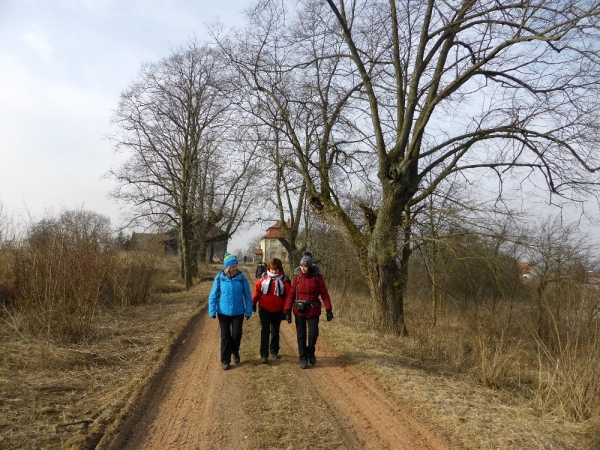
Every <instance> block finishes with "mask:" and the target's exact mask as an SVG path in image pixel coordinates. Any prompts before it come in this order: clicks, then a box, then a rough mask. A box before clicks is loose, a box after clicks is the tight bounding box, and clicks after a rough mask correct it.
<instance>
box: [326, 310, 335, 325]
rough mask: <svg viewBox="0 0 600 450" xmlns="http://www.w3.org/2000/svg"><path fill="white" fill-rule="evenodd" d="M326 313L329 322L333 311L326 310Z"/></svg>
mask: <svg viewBox="0 0 600 450" xmlns="http://www.w3.org/2000/svg"><path fill="white" fill-rule="evenodd" d="M326 312H327V322H331V321H332V320H333V311H332V310H330V309H328V310H327V311H326Z"/></svg>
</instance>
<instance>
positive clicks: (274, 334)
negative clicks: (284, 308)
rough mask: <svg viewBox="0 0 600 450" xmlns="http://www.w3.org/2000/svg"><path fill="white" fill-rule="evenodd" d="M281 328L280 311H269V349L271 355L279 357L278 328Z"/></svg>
mask: <svg viewBox="0 0 600 450" xmlns="http://www.w3.org/2000/svg"><path fill="white" fill-rule="evenodd" d="M280 328H281V313H280V312H275V313H271V345H270V346H269V351H270V352H271V356H273V358H275V359H279V330H280Z"/></svg>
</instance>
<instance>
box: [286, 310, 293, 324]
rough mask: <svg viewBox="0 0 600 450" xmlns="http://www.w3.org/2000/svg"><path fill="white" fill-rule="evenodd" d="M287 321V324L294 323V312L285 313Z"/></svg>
mask: <svg viewBox="0 0 600 450" xmlns="http://www.w3.org/2000/svg"><path fill="white" fill-rule="evenodd" d="M285 320H287V323H292V311H288V312H286V313H285Z"/></svg>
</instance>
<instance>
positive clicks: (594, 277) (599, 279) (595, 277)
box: [585, 270, 600, 314]
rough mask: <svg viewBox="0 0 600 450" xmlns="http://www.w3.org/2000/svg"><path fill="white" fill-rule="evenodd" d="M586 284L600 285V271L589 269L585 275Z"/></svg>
mask: <svg viewBox="0 0 600 450" xmlns="http://www.w3.org/2000/svg"><path fill="white" fill-rule="evenodd" d="M585 284H590V285H592V286H600V273H598V272H595V271H593V270H588V271H587V273H586V276H585ZM599 314H600V313H599Z"/></svg>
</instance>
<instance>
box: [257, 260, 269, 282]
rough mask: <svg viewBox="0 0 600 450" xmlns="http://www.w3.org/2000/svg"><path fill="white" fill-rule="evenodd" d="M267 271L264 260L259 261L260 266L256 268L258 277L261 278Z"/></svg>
mask: <svg viewBox="0 0 600 450" xmlns="http://www.w3.org/2000/svg"><path fill="white" fill-rule="evenodd" d="M266 271H267V265H266V264H265V263H263V262H262V261H261V262H260V263H258V267H257V268H256V278H260V277H262V276H263V273H265V272H266Z"/></svg>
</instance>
